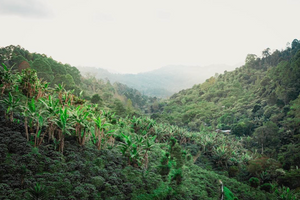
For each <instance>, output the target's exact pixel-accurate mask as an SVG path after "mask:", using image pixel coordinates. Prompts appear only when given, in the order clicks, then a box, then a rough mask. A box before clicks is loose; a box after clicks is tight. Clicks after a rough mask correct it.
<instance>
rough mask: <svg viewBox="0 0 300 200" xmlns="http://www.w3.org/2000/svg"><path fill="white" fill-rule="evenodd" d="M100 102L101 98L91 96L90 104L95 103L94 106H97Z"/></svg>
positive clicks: (96, 95)
mask: <svg viewBox="0 0 300 200" xmlns="http://www.w3.org/2000/svg"><path fill="white" fill-rule="evenodd" d="M101 100H102V99H101V97H100V95H99V94H94V95H93V96H92V98H91V102H92V103H95V104H96V103H97V104H99V103H100V101H101Z"/></svg>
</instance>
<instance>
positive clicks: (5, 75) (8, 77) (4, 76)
mask: <svg viewBox="0 0 300 200" xmlns="http://www.w3.org/2000/svg"><path fill="white" fill-rule="evenodd" d="M2 67H3V70H0V75H1V76H0V77H1V78H0V84H1V86H2V90H1V95H3V94H4V91H5V89H7V88H10V87H11V86H12V85H13V82H14V77H13V74H12V73H11V69H12V68H13V67H11V68H10V69H8V68H7V66H6V65H5V64H4V63H2Z"/></svg>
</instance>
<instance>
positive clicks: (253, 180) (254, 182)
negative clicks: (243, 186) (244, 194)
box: [249, 177, 260, 188]
mask: <svg viewBox="0 0 300 200" xmlns="http://www.w3.org/2000/svg"><path fill="white" fill-rule="evenodd" d="M259 182H260V181H259V179H258V178H255V177H251V178H250V179H249V183H250V186H251V187H254V188H257V187H258V186H259Z"/></svg>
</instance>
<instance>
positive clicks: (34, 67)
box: [0, 39, 300, 200]
mask: <svg viewBox="0 0 300 200" xmlns="http://www.w3.org/2000/svg"><path fill="white" fill-rule="evenodd" d="M245 57H246V60H245V65H243V66H241V67H238V68H236V69H235V70H234V71H224V73H222V74H215V76H212V77H207V80H206V81H205V82H203V83H200V82H199V84H196V85H194V86H193V87H192V88H190V89H185V90H182V91H180V92H178V93H175V94H173V95H172V96H171V97H170V98H168V99H160V98H156V97H148V96H145V95H143V94H142V93H140V92H139V91H138V90H136V89H132V88H130V87H128V86H126V85H125V84H122V83H118V82H115V83H113V84H111V83H110V81H109V80H103V79H97V78H95V76H93V75H92V74H89V75H87V76H82V74H81V73H80V71H79V70H78V69H77V68H76V67H74V66H71V65H70V64H63V63H61V62H59V61H56V60H54V59H53V58H52V57H49V56H47V55H44V54H38V53H31V52H29V51H27V50H26V49H24V48H22V47H20V46H13V45H11V46H7V47H2V48H0V63H1V67H0V92H1V94H0V95H1V96H0V103H1V104H0V105H1V107H0V124H1V125H0V154H1V156H0V199H5V200H12V199H13V200H18V199H20V200H23V199H62V200H65V199H74V200H75V199H80V200H84V199H87V200H88V199H99V200H100V199H107V200H109V199H110V200H113V199H115V200H122V199H124V200H125V199H128V200H129V199H135V200H138V199H140V200H147V199H149V200H150V199H157V200H163V199H169V200H175V199H176V200H181V199H182V200H183V199H195V200H197V199H203V200H209V199H222V200H223V199H225V200H234V199H240V200H268V199H269V200H273V199H275V200H276V199H278V200H292V199H294V200H296V199H300V169H299V166H300V132H299V131H300V130H299V128H300V41H299V40H297V39H295V40H293V41H292V42H291V45H289V46H287V47H286V48H285V49H283V50H275V51H271V50H270V49H269V48H266V49H264V50H263V51H262V56H257V55H254V54H248V55H245Z"/></svg>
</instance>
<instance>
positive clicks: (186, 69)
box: [78, 65, 235, 98]
mask: <svg viewBox="0 0 300 200" xmlns="http://www.w3.org/2000/svg"><path fill="white" fill-rule="evenodd" d="M78 69H79V70H80V71H81V73H82V74H93V75H95V77H96V78H97V79H108V80H110V81H111V82H112V83H114V82H120V83H123V84H126V85H128V86H129V87H132V88H135V89H137V90H139V91H140V92H141V93H143V94H145V95H148V96H156V97H162V98H166V97H170V96H171V95H172V94H174V93H175V92H178V91H180V90H182V89H186V88H189V87H192V86H193V85H195V84H199V83H201V82H204V81H205V80H206V78H207V77H210V76H213V75H215V73H223V72H224V71H226V70H227V71H228V70H233V69H235V66H227V65H210V66H205V67H200V66H184V65H169V66H166V67H162V68H160V69H157V70H153V71H149V72H144V73H138V74H116V73H110V72H108V71H107V70H105V69H101V68H91V67H79V68H78Z"/></svg>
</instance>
